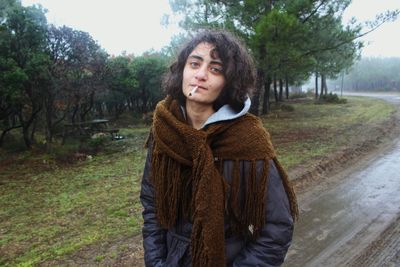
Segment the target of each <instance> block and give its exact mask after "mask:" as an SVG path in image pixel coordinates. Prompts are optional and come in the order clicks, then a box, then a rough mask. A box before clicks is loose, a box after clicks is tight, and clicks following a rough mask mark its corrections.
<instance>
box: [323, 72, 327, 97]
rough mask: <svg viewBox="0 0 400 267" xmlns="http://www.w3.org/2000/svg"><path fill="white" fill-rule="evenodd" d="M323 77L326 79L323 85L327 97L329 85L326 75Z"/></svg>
mask: <svg viewBox="0 0 400 267" xmlns="http://www.w3.org/2000/svg"><path fill="white" fill-rule="evenodd" d="M323 77H324V79H323V81H322V82H323V85H324V91H325V92H324V94H325V95H327V94H328V85H327V83H326V75H324V76H323Z"/></svg>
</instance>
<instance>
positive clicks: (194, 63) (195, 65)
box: [190, 61, 200, 68]
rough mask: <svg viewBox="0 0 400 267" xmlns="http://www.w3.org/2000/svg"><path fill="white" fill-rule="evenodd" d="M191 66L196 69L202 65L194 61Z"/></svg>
mask: <svg viewBox="0 0 400 267" xmlns="http://www.w3.org/2000/svg"><path fill="white" fill-rule="evenodd" d="M190 66H191V67H193V68H196V67H198V66H200V64H199V63H198V62H195V61H193V62H190Z"/></svg>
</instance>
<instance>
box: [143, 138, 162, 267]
mask: <svg viewBox="0 0 400 267" xmlns="http://www.w3.org/2000/svg"><path fill="white" fill-rule="evenodd" d="M149 143H151V142H149ZM151 151H152V147H151V145H150V146H149V148H148V152H147V158H146V164H145V167H144V171H143V177H142V185H141V191H140V201H141V202H142V205H143V213H142V215H143V221H144V222H143V229H142V234H143V248H144V261H145V264H146V266H149V267H150V266H151V267H156V266H157V267H159V266H163V265H164V262H165V259H166V256H167V245H166V230H165V229H162V228H161V227H160V226H159V224H158V222H157V219H156V214H155V208H154V188H153V186H152V184H151V183H150V181H149V173H150V169H151Z"/></svg>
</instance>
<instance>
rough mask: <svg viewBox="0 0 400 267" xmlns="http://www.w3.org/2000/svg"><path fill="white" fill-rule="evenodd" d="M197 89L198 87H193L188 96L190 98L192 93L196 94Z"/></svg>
mask: <svg viewBox="0 0 400 267" xmlns="http://www.w3.org/2000/svg"><path fill="white" fill-rule="evenodd" d="M197 88H199V86H198V85H197V86H195V87H194V88H193V89H192V91H190V93H189V96H192V95H193V94H194V93H196V90H197Z"/></svg>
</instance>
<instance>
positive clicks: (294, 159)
mask: <svg viewBox="0 0 400 267" xmlns="http://www.w3.org/2000/svg"><path fill="white" fill-rule="evenodd" d="M347 99H348V103H346V104H325V105H321V104H316V103H315V102H314V101H312V100H310V101H308V102H305V103H304V102H303V103H293V104H290V103H289V104H286V105H291V106H292V107H293V108H294V111H293V112H283V111H280V110H276V111H275V112H273V113H272V114H269V115H268V116H266V117H264V118H263V121H264V125H265V127H266V128H267V129H268V131H269V132H270V134H271V136H272V141H273V143H274V145H275V147H276V150H277V151H278V155H279V159H280V161H281V162H282V164H283V165H284V166H286V167H287V168H292V167H294V166H296V165H298V164H302V163H304V162H309V161H311V160H312V159H315V158H320V157H323V156H325V155H327V154H330V153H333V152H334V151H337V150H340V149H341V147H343V146H347V145H348V144H349V143H357V142H359V141H363V140H365V138H367V136H366V135H367V134H368V130H370V129H374V128H379V127H380V125H382V124H384V123H385V122H386V121H388V120H389V118H390V115H391V114H392V113H393V112H394V111H395V108H394V107H393V106H391V105H389V104H388V103H387V102H385V101H383V100H377V99H371V98H364V97H348V98H347Z"/></svg>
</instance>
